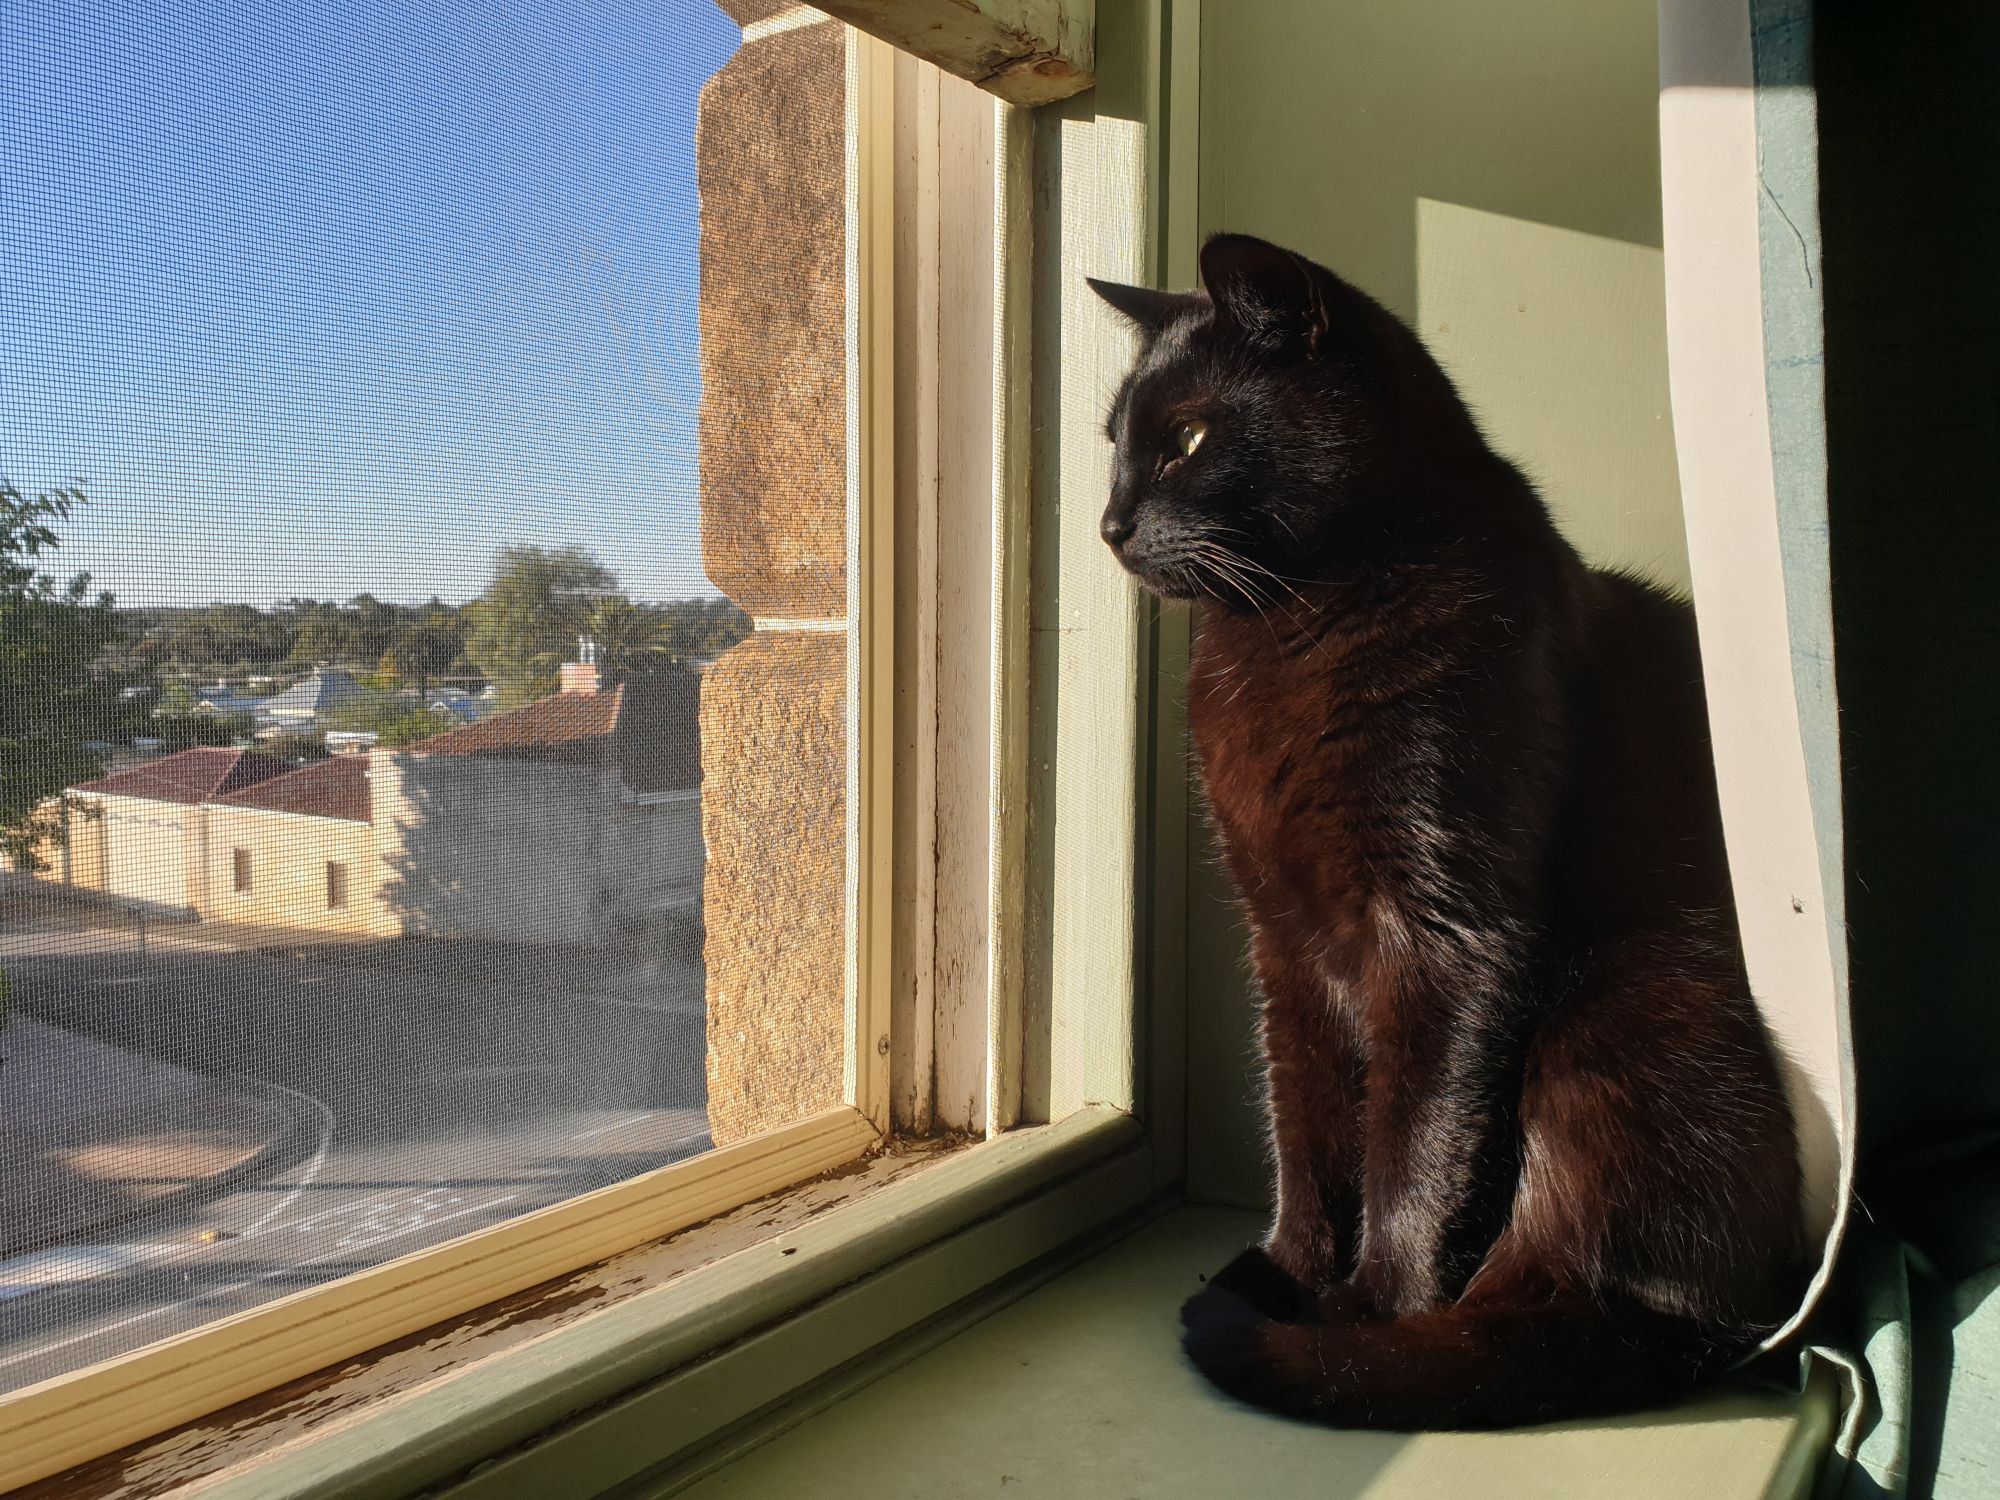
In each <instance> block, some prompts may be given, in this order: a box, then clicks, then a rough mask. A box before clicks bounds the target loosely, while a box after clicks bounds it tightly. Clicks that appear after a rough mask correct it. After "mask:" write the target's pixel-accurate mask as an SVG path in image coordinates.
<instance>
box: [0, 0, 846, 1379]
mask: <svg viewBox="0 0 2000 1500" xmlns="http://www.w3.org/2000/svg"><path fill="white" fill-rule="evenodd" d="M771 10H772V7H771V6H769V5H763V4H754V3H752V4H744V3H742V0H722V3H721V4H720V5H718V4H716V3H712V0H645V3H643V4H639V3H633V4H621V3H616V0H607V3H585V4H583V5H581V6H577V7H566V8H565V9H564V10H563V11H562V12H561V14H560V16H552V14H551V13H550V12H549V10H548V9H547V7H545V6H539V5H538V6H527V5H515V4H510V3H507V0H502V3H499V4H494V5H478V6H468V5H462V4H451V3H446V4H423V3H408V0H398V3H396V4H387V3H384V4H370V3H363V0H302V3H301V0H284V3H276V0H270V3H265V0H253V3H251V4H248V5H244V6H232V7H226V8H212V7H184V6H178V5H171V6H160V5H152V4H140V3H136V0H135V3H106V4H86V3H72V4H48V3H37V0H24V3H13V4H9V6H8V7H7V12H6V20H5V33H6V41H5V45H4V47H0V199H4V201H5V203H6V204H7V228H6V230H5V232H4V234H0V287H4V288H5V292H4V297H0V370H4V379H0V472H4V474H5V476H6V479H7V488H6V491H5V509H4V511H0V526H4V530H0V757H4V759H0V837H4V840H5V847H4V860H0V972H4V975H5V980H4V984H5V988H4V989H0V996H4V997H5V1009H4V1012H0V1014H4V1030H0V1056H4V1059H5V1061H4V1063H0V1122H3V1123H0V1394H4V1393H5V1392H6V1391H9V1390H16V1389H19V1388H21V1387H23V1386H26V1385H28V1384H31V1383H34V1382H37V1381H40V1380H43V1379H46V1378H49V1377H53V1376H59V1375H62V1374H64V1373H66V1372H68V1371H72V1370H75V1369H77V1368H80V1367H82V1366H84V1365H87V1364H90V1363H93V1362H95V1361H99V1360H102V1359H105V1358H109V1357H112V1356H115V1355H118V1354H120V1353H123V1352H125V1351H127V1350H130V1349H133V1348H135V1347H138V1346H140V1345H143V1344H145V1343H148V1342H150V1341H153V1340H157V1339H160V1338H163V1337H166V1336H169V1335H172V1334H175V1333H179V1332H182V1331H185V1330H187V1329H190V1328H194V1327H197V1326H200V1325H201V1324H204V1323H206V1322H209V1321H212V1320H215V1319H219V1318H222V1317H226V1316H228V1315H230V1314H233V1313H236V1312H239V1311H242V1310H244V1309H247V1308H250V1307H254V1306H256V1305H258V1304H260V1303H262V1302H265V1301H268V1300H269V1299H272V1298H276V1297H279V1296H283V1295H286V1294H290V1293H294V1292H298V1291H300V1290H302V1289H306V1288H310V1287H313V1286H315V1285H318V1284H321V1283H324V1282H328V1281H331V1280H333V1279H336V1278H338V1277H340V1276H342V1275H345V1274H347V1273H350V1272H353V1271H356V1270H359V1269H362V1268H365V1267H367V1266H369V1265H372V1264H376V1263H378V1262H380V1261H383V1260H386V1259H390V1258H393V1257H399V1256H403V1255H407V1254H409V1253H411V1252H414V1251H419V1250H422V1249H423V1248H425V1247H426V1246H429V1245H433V1244H436V1243H438V1242H439V1241H441V1240H443V1239H446V1238H448V1237H452V1236H455V1235H459V1234H463V1233H465V1232H467V1231H471V1230H476V1229H478V1228H481V1227H484V1226H487V1225H491V1224H493V1223H496V1222H498V1221H501V1220H503V1219H505V1218H507V1217H509V1216H513V1215H518V1214H521V1213H524V1212H527V1211H530V1210H533V1209H537V1208H540V1207H542V1206H545V1205H548V1204H551V1203H554V1202H556V1201H558V1200H561V1199H564V1198H568V1197H572V1196H574V1195H577V1194H580V1193H584V1192H587V1191H590V1190H592V1189H595V1188H598V1187H600V1186H603V1185H606V1184H609V1183H612V1182H616V1181H620V1180H623V1179H626V1178H629V1177H631V1176H633V1175H635V1174H638V1173H643V1172H646V1171H649V1170H651V1169H654V1168H658V1167H661V1166H663V1165H665V1164H668V1163H671V1162H673V1161H675V1160H678V1159H681V1158H685V1157H687V1156H690V1155H692V1154H694V1153H697V1152H701V1151H703V1150H707V1149H711V1148H714V1147H720V1146H726V1145H728V1144H731V1143H733V1142H735V1141H739V1140H742V1139H744V1138H746V1137H748V1136H751V1135H754V1134H756V1133H758V1132H760V1131H763V1130H767V1129H770V1128H773V1127H775V1126H779V1125H782V1124H785V1123H787V1122H789V1121H792V1120H795V1119H799V1118H804V1117H806V1116H808V1115H810V1114H811V1113H813V1112H814V1111H817V1110H822V1109H825V1108H828V1107H831V1106H833V1105H835V1104H837V1103H838V1102H839V1100H840V1097H841V1089H842V1077H843V1065H844V1061H845V1055H844V1050H843V1049H844V1042H843V1035H844V1032H843V1021H842V1016H843V1005H844V995H843V984H844V982H845V981H844V976H845V974H846V963H845V952H846V949H845V942H846V938H845V926H844V924H845V915H844V913H845V910H846V904H845V903H846V884H845V881H846V876H845V873H844V872H845V869H846V853H845V848H846V845H845V838H846V834H845V828H846V809H845V791H844V789H845V787H846V785H847V779H846V756H847V753H848V746H847V734H848V731H847V723H848V720H847V713H846V707H845V702H846V683H847V680H848V678H847V673H848V666H847V663H848V660H849V657H848V651H849V646H848V642H847V640H846V630H847V613H848V605H847V598H848V593H847V584H846V567H847V558H846V547H847V537H848V524H847V514H848V497H849V494H850V489H851V482H850V478H849V474H850V464H849V456H848V451H847V450H848V437H847V434H848V431H849V422H848V416H847V413H848V392H847V369H848V346H849V334H848V329H849V327H850V321H851V313H852V310H851V309H850V308H849V307H848V305H847V304H848V298H849V292H848V288H849V286H850V284H851V281H852V275H851V272H850V269H849V267H850V257H849V253H848V243H849V240H850V238H851V236H850V235H849V230H848V225H849V220H850V217H851V212H852V210H851V207H850V204H851V202H852V198H851V192H852V187H853V185H852V183H851V181H850V180H849V179H850V176H851V171H850V168H849V166H848V160H849V153H848V151H847V147H846V141H847V125H846V118H847V115H846V108H847V106H846V100H845V94H844V90H845V88H846V84H845V78H846V73H845V71H844V70H845V62H844V58H845V52H844V48H845V47H846V45H847V41H846V38H845V36H844V35H843V33H842V31H841V29H840V28H839V27H838V26H837V25H835V24H833V23H831V22H828V21H827V20H826V19H825V18H824V17H821V16H819V15H818V13H816V12H811V11H806V10H804V9H803V8H798V9H796V10H792V11H784V12H782V13H781V14H779V15H777V16H776V17H775V18H773V17H772V16H771V15H770V14H768V13H769V12H771ZM739 13H740V14H739Z"/></svg>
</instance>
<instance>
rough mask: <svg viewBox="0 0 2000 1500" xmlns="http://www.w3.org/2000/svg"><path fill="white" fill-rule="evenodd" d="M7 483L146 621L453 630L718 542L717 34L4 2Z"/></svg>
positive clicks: (725, 33)
mask: <svg viewBox="0 0 2000 1500" xmlns="http://www.w3.org/2000/svg"><path fill="white" fill-rule="evenodd" d="M0 37H4V43H3V44H0V203H4V205H5V210H6V211H5V214H4V216H0V467H4V469H5V471H6V473H7V474H8V475H9V477H11V478H13V479H14V480H15V482H16V483H18V484H20V485H21V486H22V487H23V488H24V489H25V488H32V487H40V486H47V485H50V484H54V483H58V482H65V481H67V480H68V479H69V478H70V477H72V476H80V477H84V478H87V479H89V480H90V481H91V484H90V489H91V492H92V497H93V503H92V504H91V505H90V506H89V507H88V508H86V509H85V510H84V511H82V512H80V513H79V514H78V516H77V518H76V520H75V522H74V523H73V524H72V525H71V526H70V527H69V528H68V531H67V533H66V540H65V542H64V545H63V549H62V552H61V554H60V557H59V565H60V566H61V567H62V568H63V569H64V570H65V571H66V570H68V569H72V568H77V567H84V568H88V569H89V570H90V571H91V572H92V573H93V574H94V575H96V580H97V582H98V583H99V584H100V585H101V586H103V587H108V588H111V589H112V590H114V591H115V592H116V593H117V595H118V597H119V599H120V601H121V602H125V603H133V604H201V603H209V602H214V601H218V600H242V601H245V602H248V603H253V604H269V603H271V602H274V601H275V600H278V599H281V598H286V597H290V596H292V595H306V596H311V597H315V598H345V597H347V596H349V595H352V594H354V593H357V592H360V591H361V590H364V589H366V590H369V591H371V592H373V593H375V594H376V595H378V596H379V597H382V598H386V599H400V600H412V601H414V600H420V599H425V598H428V597H430V596H431V595H432V594H438V595H441V596H442V597H444V598H445V599H448V600H454V601H456V600H461V599H465V598H468V597H471V596H472V595H474V594H477V593H478V592H479V591H480V589H481V588H482V587H483V586H484V583H485V580H486V577H487V574H488V570H489V565H490V562H491V559H492V556H493V553H494V551H495V550H496V549H497V548H498V547H499V546H501V545H503V544H508V543H518V542H539V543H543V544H547V545H556V544H565V543H569V544H575V545H579V546H584V547H588V548H589V549H591V550H592V551H593V552H595V553H596V554H597V555H598V556H599V557H600V559H601V560H602V561H603V562H604V563H605V564H606V565H607V566H609V567H610V568H612V570H613V571H615V572H616V573H617V574H618V575H619V576H620V578H621V580H622V581H623V582H624V584H625V586H626V587H627V589H628V590H629V591H630V592H631V593H632V594H633V595H634V596H635V597H638V598H646V599H661V598H677V597H685V596H687V595H691V594H697V593H703V594H705V593H713V592H714V590H713V588H712V587H711V586H710V585H709V584H708V582H707V580H706V579H705V578H704V577H703V576H702V573H701V563H700V554H699V548H698V544H697V539H696V529H695V527H696V519H695V516H696V513H695V412H696V402H697V398H698V393H699V385H698V373H697V368H696V348H697V345H696V326H695V300H694V282H693V277H694V271H695V248H696V242H695V232H696V220H695V188H694V106H695V97H696V94H697V92H698V91H699V89H700V88H701V85H702V84H703V83H704V82H706V80H707V79H708V78H709V77H710V76H711V75H713V74H714V72H715V71H716V69H717V68H719V67H720V66H721V65H722V64H723V63H724V62H725V61H726V60H727V59H728V58H729V56H730V55H731V53H733V52H734V51H735V48H736V46H737V42H738V32H737V30H736V28H735V26H734V25H732V24H731V23H730V21H729V19H728V18H727V17H726V16H725V15H724V14H723V13H722V12H721V10H720V9H718V8H717V7H716V5H715V4H714V3H713V0H641V3H631V4H627V3H622V0H610V3H596V0H581V3H578V4H573V5H568V4H566V5H555V6H551V5H548V4H546V3H545V0H544V3H541V4H536V5H532V6H528V5H519V4H516V3H513V0H479V3H476V4H473V3H466V4H460V5H450V4H442V5H441V4H425V3H419V0H397V3H377V0H280V3H274V0H257V3H252V4H246V5H232V4H226V3H203V4H199V5H184V4H179V3H173V0H166V3H159V0H133V3H120V4H86V3H70V4H56V3H47V0H0Z"/></svg>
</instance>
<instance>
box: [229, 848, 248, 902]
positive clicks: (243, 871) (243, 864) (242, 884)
mask: <svg viewBox="0 0 2000 1500" xmlns="http://www.w3.org/2000/svg"><path fill="white" fill-rule="evenodd" d="M232 855H233V857H232V860H231V866H230V868H231V871H232V873H233V874H234V876H235V886H236V894H237V895H239V896H240V895H243V894H244V893H245V892H247V891H248V890H249V889H250V851H249V850H248V849H237V850H234V851H232Z"/></svg>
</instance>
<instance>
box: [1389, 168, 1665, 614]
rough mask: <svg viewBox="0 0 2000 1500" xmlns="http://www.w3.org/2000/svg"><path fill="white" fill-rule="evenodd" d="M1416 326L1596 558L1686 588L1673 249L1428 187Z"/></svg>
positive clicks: (1420, 231) (1421, 207) (1421, 203)
mask: <svg viewBox="0 0 2000 1500" xmlns="http://www.w3.org/2000/svg"><path fill="white" fill-rule="evenodd" d="M1417 321H1418V331H1419V332H1420V333H1421V334H1422V335H1423V339H1424V342H1425V343H1426V344H1428V345H1429V346H1430V349H1431V352H1432V353H1433V354H1435V355H1436V356H1437V357H1438V359H1439V361H1440V362H1442V363H1443V365H1444V367H1445V369H1446V371H1447V372H1449V374H1450V375H1451V378H1452V379H1453V380H1454V381H1455V382H1456V383H1457V385H1458V389H1459V392H1460V394H1461V395H1463V396H1464V397H1465V400H1466V402H1467V404H1468V405H1470V406H1471V408H1472V410H1473V412H1474V413H1475V414H1476V415H1477V416H1478V418H1479V422H1480V426H1481V427H1482V428H1483V429H1484V430H1485V433H1486V436H1487V438H1488V440H1489V441H1490V442H1491V443H1492V444H1493V445H1494V446H1495V447H1496V448H1498V449H1499V450H1500V451H1501V452H1502V453H1504V454H1506V455H1507V457H1509V458H1510V459H1512V460H1513V461H1514V462H1515V463H1516V464H1518V465H1520V466H1521V468H1522V469H1523V470H1524V471H1525V472H1526V473H1527V475H1528V477H1529V478H1530V479H1532V480H1533V481H1534V482H1535V484H1536V486H1537V487H1538V488H1539V489H1540V490H1541V492H1542V496H1543V498H1544V499H1545V500H1547V501H1548V503H1549V507H1550V509H1551V510H1553V511H1554V512H1555V517H1556V522H1557V524H1558V525H1560V526H1561V527H1562V529H1563V533H1564V535H1566V536H1567V537H1568V538H1569V539H1570V540H1571V541H1572V542H1573V543H1575V544H1576V546H1577V548H1578V549H1579V550H1580V551H1581V552H1582V553H1583V555H1584V557H1585V558H1586V559H1587V560H1588V561H1590V562H1592V563H1594V564H1597V565H1599V566H1615V567H1621V568H1628V569H1631V570H1633V571H1636V572H1639V573H1642V574H1644V575H1645V576H1646V577H1648V578H1650V579H1653V580H1655V581H1656V582H1659V583H1663V584H1666V585H1667V586H1669V587H1670V588H1673V589H1676V590H1678V591H1680V592H1681V593H1683V594H1685V593H1686V592H1687V591H1688V587H1689V574H1688V556H1687V536H1686V533H1685V531H1684V530H1683V528H1682V524H1681V502H1680V475H1679V471H1678V469H1677V467H1676V464H1675V459H1674V429H1673V420H1672V416H1671V414H1670V411H1669V405H1668V395H1667V311H1666V283H1665V273H1664V269H1663V264H1662V256H1661V252H1660V251H1659V250H1657V249H1654V248H1653V247H1652V246H1650V245H1634V244H1628V243H1626V242H1625V241H1623V240H1613V239H1605V238H1603V237H1601V236H1598V235H1592V234H1581V233H1578V232H1577V231H1575V230H1572V229H1560V228H1557V227H1555V226H1553V225H1549V224H1536V223H1532V222H1530V221H1528V220H1525V219H1516V218H1510V217H1508V216H1506V215H1504V214H1495V213H1487V212H1485V211H1483V210H1480V209H1475V208H1466V207H1464V206H1462V205H1460V204H1456V203H1440V202H1437V201H1435V200H1433V199H1429V198H1419V199H1417Z"/></svg>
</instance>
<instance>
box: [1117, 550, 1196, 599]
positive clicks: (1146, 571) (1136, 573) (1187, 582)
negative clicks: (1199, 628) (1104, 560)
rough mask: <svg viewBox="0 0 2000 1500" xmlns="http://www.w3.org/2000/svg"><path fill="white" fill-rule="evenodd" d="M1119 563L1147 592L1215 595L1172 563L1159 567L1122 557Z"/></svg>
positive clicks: (1185, 596) (1179, 596)
mask: <svg viewBox="0 0 2000 1500" xmlns="http://www.w3.org/2000/svg"><path fill="white" fill-rule="evenodd" d="M1118 565H1119V566H1120V567H1122V568H1123V569H1124V570H1125V571H1126V572H1128V573H1130V574H1131V575H1132V576H1133V577H1134V578H1136V579H1138V580H1139V586H1140V587H1141V588H1143V589H1144V590H1146V592H1147V593H1149V594H1154V595H1157V596H1158V597H1159V598H1162V599H1180V600H1192V599H1207V598H1212V597H1213V596H1212V595H1211V594H1210V593H1209V591H1208V590H1207V589H1205V588H1203V587H1202V586H1201V584H1200V583H1199V581H1197V580H1196V579H1195V578H1194V577H1192V576H1191V575H1190V574H1189V573H1187V572H1185V571H1183V570H1181V569H1179V568H1175V567H1173V566H1172V565H1171V564H1169V565H1167V566H1165V567H1159V566H1152V565H1148V564H1145V563H1135V562H1133V561H1132V560H1131V559H1130V558H1126V557H1120V558H1119V559H1118Z"/></svg>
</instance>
